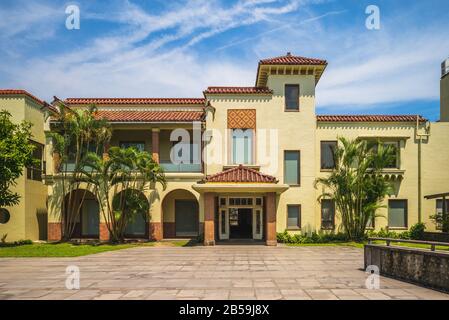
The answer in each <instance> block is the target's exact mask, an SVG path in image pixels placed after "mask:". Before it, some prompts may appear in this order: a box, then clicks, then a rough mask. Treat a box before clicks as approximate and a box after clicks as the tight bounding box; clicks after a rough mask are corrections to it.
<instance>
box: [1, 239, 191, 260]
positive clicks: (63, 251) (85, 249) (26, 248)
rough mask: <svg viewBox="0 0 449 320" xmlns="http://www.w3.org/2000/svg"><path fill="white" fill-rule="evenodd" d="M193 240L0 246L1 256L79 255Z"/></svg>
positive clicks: (188, 242) (182, 245) (188, 243)
mask: <svg viewBox="0 0 449 320" xmlns="http://www.w3.org/2000/svg"><path fill="white" fill-rule="evenodd" d="M195 244H196V242H195V241H189V240H173V241H163V242H144V243H126V244H115V245H114V244H98V245H92V244H71V243H54V244H52V243H39V244H37V243H35V244H26V245H20V246H11V247H9V246H8V247H1V246H0V258H1V257H79V256H85V255H89V254H95V253H100V252H106V251H114V250H121V249H128V248H135V247H148V246H151V247H154V246H158V247H159V246H160V247H185V246H191V245H195Z"/></svg>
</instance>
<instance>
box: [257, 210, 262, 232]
mask: <svg viewBox="0 0 449 320" xmlns="http://www.w3.org/2000/svg"><path fill="white" fill-rule="evenodd" d="M261 227H262V219H261V214H260V210H256V233H257V234H260V231H261Z"/></svg>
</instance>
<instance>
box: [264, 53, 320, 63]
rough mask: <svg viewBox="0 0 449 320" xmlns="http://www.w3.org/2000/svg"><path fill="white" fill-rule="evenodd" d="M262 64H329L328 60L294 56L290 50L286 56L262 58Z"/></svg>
mask: <svg viewBox="0 0 449 320" xmlns="http://www.w3.org/2000/svg"><path fill="white" fill-rule="evenodd" d="M261 64H271V65H276V64H278V65H327V61H326V60H322V59H315V58H306V57H301V56H292V55H291V54H290V52H288V53H287V55H285V56H280V57H274V58H268V59H262V60H260V61H259V65H261Z"/></svg>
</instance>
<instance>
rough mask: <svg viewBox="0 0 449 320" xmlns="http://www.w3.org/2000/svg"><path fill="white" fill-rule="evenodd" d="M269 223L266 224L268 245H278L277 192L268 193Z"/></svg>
mask: <svg viewBox="0 0 449 320" xmlns="http://www.w3.org/2000/svg"><path fill="white" fill-rule="evenodd" d="M266 210H267V225H266V230H267V231H266V235H267V239H266V245H267V246H276V245H277V239H276V192H269V193H267V195H266Z"/></svg>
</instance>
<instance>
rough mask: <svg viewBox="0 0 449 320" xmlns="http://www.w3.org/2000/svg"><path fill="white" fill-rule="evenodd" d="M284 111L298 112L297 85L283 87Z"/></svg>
mask: <svg viewBox="0 0 449 320" xmlns="http://www.w3.org/2000/svg"><path fill="white" fill-rule="evenodd" d="M285 110H289V111H290V110H296V111H297V110H299V85H297V84H286V85H285Z"/></svg>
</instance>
